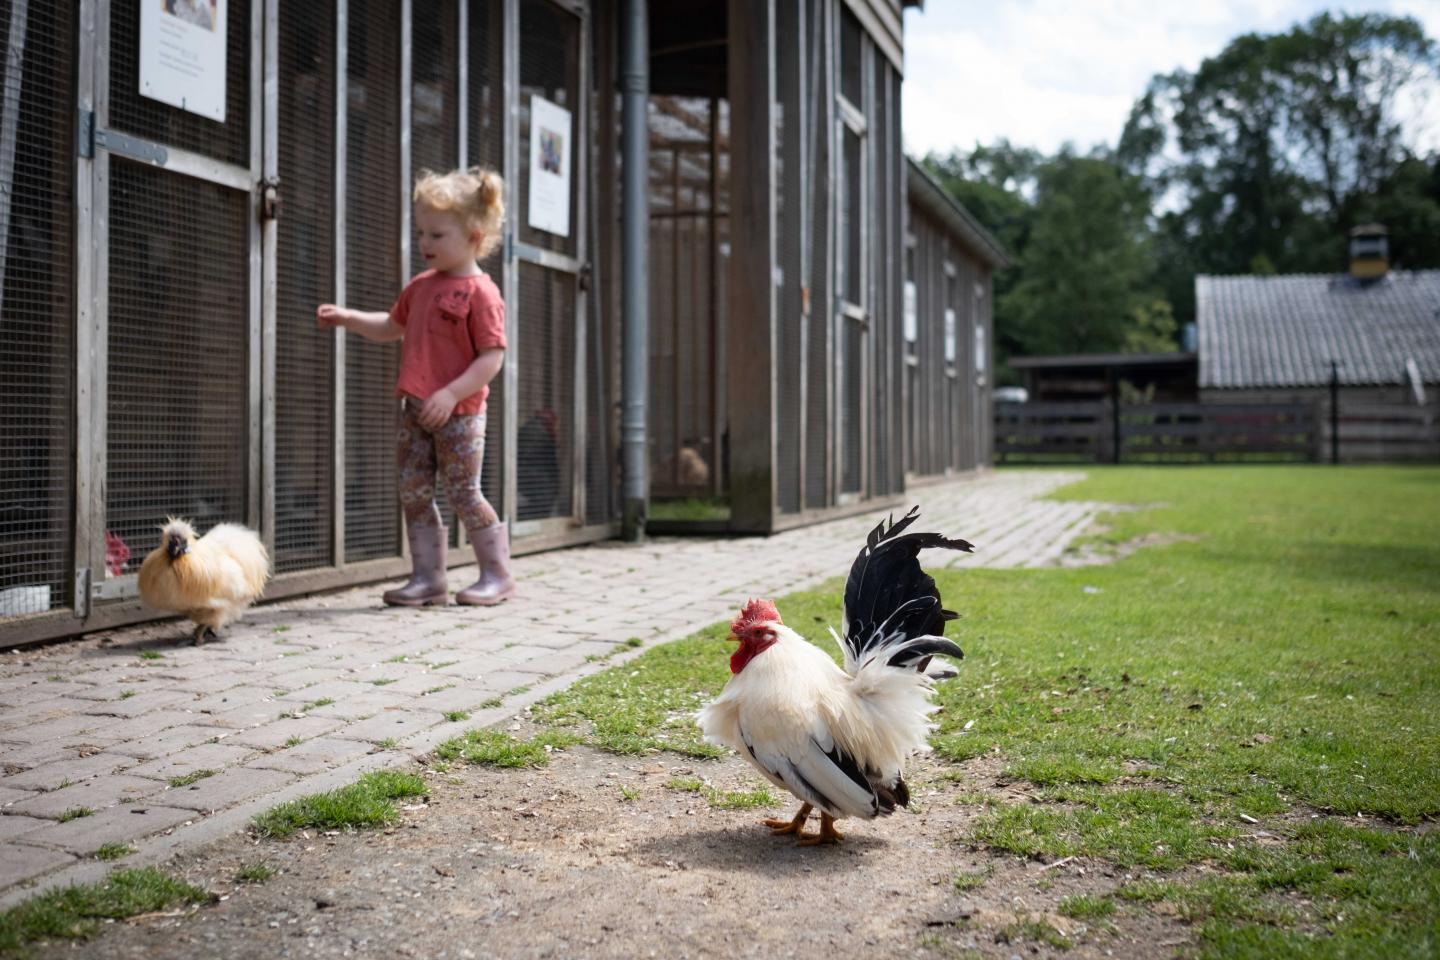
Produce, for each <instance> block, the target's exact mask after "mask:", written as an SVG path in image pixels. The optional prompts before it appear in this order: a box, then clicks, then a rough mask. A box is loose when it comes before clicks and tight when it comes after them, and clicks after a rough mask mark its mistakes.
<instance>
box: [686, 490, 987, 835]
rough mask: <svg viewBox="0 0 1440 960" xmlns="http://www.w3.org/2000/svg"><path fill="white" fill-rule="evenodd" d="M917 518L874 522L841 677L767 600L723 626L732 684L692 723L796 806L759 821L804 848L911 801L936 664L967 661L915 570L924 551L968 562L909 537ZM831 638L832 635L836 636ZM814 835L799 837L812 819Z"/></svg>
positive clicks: (937, 543)
mask: <svg viewBox="0 0 1440 960" xmlns="http://www.w3.org/2000/svg"><path fill="white" fill-rule="evenodd" d="M918 517H919V508H918V507H916V508H912V509H911V511H910V512H909V513H908V514H906V515H905V517H904V518H902V519H901V520H900V522H899V523H895V522H894V521H893V518H892V520H891V522H890V524H889V525H888V528H887V524H886V523H885V522H884V521H881V523H880V524H879V526H877V527H876V528H875V529H874V530H872V531H871V532H870V536H869V537H867V538H866V541H865V546H864V547H863V548H862V549H861V550H860V554H859V556H857V557H856V558H855V563H854V565H853V566H852V567H851V568H850V576H849V578H848V579H847V580H846V581H845V623H844V629H845V635H844V636H843V637H837V638H836V639H837V640H838V641H839V642H840V645H841V647H842V648H843V649H844V651H845V667H844V669H843V670H842V669H841V668H840V667H837V666H836V665H835V662H834V661H833V660H831V659H830V657H829V655H827V654H826V653H825V652H824V651H823V650H821V649H820V648H819V647H816V646H815V645H813V644H811V643H810V642H808V641H807V640H805V638H804V637H802V636H800V635H799V634H797V633H796V632H795V631H793V630H791V629H790V628H789V627H787V626H785V624H784V623H782V622H781V620H780V613H779V611H777V610H776V609H775V604H774V603H772V602H771V601H769V600H751V601H750V602H749V603H747V604H745V607H744V609H742V610H741V611H740V615H739V616H738V617H736V618H735V621H734V622H733V623H732V624H731V626H730V630H731V634H732V636H731V639H732V640H737V641H739V643H740V648H739V649H738V650H736V651H735V653H734V655H733V656H731V658H730V671H731V673H732V674H733V676H731V678H730V681H729V682H728V683H727V684H726V685H725V689H724V690H723V691H721V693H720V696H718V697H716V698H715V700H714V701H713V702H712V703H710V704H709V705H708V706H706V707H705V708H704V709H703V710H701V711H700V714H699V716H698V718H697V719H698V721H699V724H700V729H701V730H702V731H703V732H704V734H705V739H706V740H708V741H710V742H711V743H715V744H718V745H721V746H727V747H730V748H732V749H734V750H735V751H736V752H738V753H740V754H741V755H742V756H744V757H745V758H746V759H748V760H749V761H750V763H751V765H753V766H754V767H755V768H756V769H757V770H759V771H760V772H761V773H762V774H763V775H764V776H765V778H766V779H767V780H769V781H770V782H771V783H773V784H775V786H777V787H782V788H784V789H786V790H789V791H790V792H791V793H793V794H794V795H795V796H796V797H797V798H799V800H800V802H801V804H802V806H801V807H800V810H799V812H798V813H796V814H795V817H794V819H791V820H766V821H765V823H766V825H767V826H769V827H772V828H773V829H774V830H775V831H776V832H777V833H793V834H795V835H796V836H797V837H798V838H799V841H800V843H801V844H804V845H811V844H817V843H830V842H835V841H837V840H839V839H840V834H839V833H837V832H836V831H835V821H836V820H838V819H841V818H842V817H866V818H869V817H877V816H885V815H886V814H889V813H892V812H893V811H894V810H895V808H896V807H897V806H901V807H903V806H906V805H908V803H909V800H910V791H909V788H907V787H906V785H905V780H904V777H903V772H904V770H903V766H904V763H905V761H906V760H907V759H908V758H909V757H910V755H911V754H913V753H916V752H918V751H921V750H924V749H926V742H925V739H926V735H927V734H928V733H929V731H930V729H931V724H930V722H929V720H928V717H929V714H930V713H931V711H933V710H934V707H933V706H932V705H931V704H930V692H931V689H932V682H933V681H934V680H937V679H943V678H945V677H953V676H955V673H956V671H955V669H954V668H953V667H952V666H951V665H950V664H949V663H947V662H945V661H937V660H935V659H934V658H935V657H936V656H937V655H939V656H946V657H954V658H956V659H959V658H961V657H963V656H964V653H963V652H962V651H961V650H960V647H959V646H957V645H956V644H955V643H953V642H952V641H950V640H947V639H945V637H944V633H945V623H946V621H948V620H953V619H955V617H956V614H955V613H954V612H952V611H950V610H946V609H945V608H944V607H943V606H942V605H941V602H940V591H939V590H938V589H937V588H936V586H935V580H934V578H932V577H931V576H930V575H929V574H927V573H926V572H925V571H924V570H922V569H921V568H920V561H919V553H920V551H921V550H922V549H925V548H927V547H942V548H945V549H948V550H965V551H969V550H970V549H971V546H970V544H969V543H967V542H965V541H964V540H952V539H950V538H948V537H945V536H942V535H941V534H938V533H908V534H907V533H905V532H904V531H905V530H906V528H908V527H909V526H910V525H911V524H912V523H914V522H915V521H916V519H918ZM832 634H833V630H832ZM815 808H818V809H819V810H820V832H819V834H818V835H806V834H805V833H804V826H805V821H806V819H807V818H808V817H809V816H810V812H811V810H812V809H815Z"/></svg>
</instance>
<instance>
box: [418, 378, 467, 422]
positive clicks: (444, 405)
mask: <svg viewBox="0 0 1440 960" xmlns="http://www.w3.org/2000/svg"><path fill="white" fill-rule="evenodd" d="M459 402H460V398H459V397H457V396H455V394H453V393H451V392H450V388H449V387H441V388H440V389H439V390H436V391H435V392H434V393H432V394H430V399H429V400H426V401H425V405H424V406H423V407H421V408H420V412H419V413H418V414H416V417H415V418H416V419H417V420H419V421H420V426H422V427H424V428H425V429H426V430H438V429H440V428H441V427H443V426H445V421H447V420H449V419H450V414H451V413H453V412H454V410H455V404H457V403H459Z"/></svg>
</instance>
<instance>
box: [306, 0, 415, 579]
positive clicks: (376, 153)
mask: <svg viewBox="0 0 1440 960" xmlns="http://www.w3.org/2000/svg"><path fill="white" fill-rule="evenodd" d="M347 32H348V34H349V36H348V37H347V39H346V44H347V50H346V85H347V87H348V90H347V95H346V104H345V109H346V111H347V115H346V142H345V299H346V302H347V304H348V305H349V306H352V307H355V308H357V309H360V310H386V309H389V307H390V305H391V304H392V303H393V302H394V300H395V296H396V294H397V293H398V292H399V291H400V288H401V286H402V285H403V282H404V278H403V277H402V276H401V275H400V266H399V263H400V202H401V201H400V199H399V197H400V194H399V182H400V140H399V138H398V137H396V136H395V130H396V128H397V127H398V126H399V124H400V100H399V97H397V96H396V91H397V90H398V89H399V87H400V21H399V8H398V7H397V6H396V5H395V4H394V3H391V2H390V0H350V8H349V17H348V30H347ZM317 339H320V338H317ZM399 362H400V350H399V346H398V345H397V344H394V343H375V342H373V341H370V340H367V339H365V338H364V337H355V336H351V337H349V338H348V339H347V340H346V344H345V559H346V560H347V561H352V562H353V561H357V560H373V559H377V558H380V557H393V556H396V555H398V554H399V552H400V510H399V491H398V489H397V480H396V471H395V455H394V448H395V425H396V413H397V410H398V406H397V403H396V400H395V377H396V374H397V370H398V366H399Z"/></svg>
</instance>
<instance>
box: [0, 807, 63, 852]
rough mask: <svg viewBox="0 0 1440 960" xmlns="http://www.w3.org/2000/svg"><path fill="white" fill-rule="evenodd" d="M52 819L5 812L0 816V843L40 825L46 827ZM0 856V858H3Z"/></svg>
mask: <svg viewBox="0 0 1440 960" xmlns="http://www.w3.org/2000/svg"><path fill="white" fill-rule="evenodd" d="M54 822H55V821H53V820H43V819H41V818H40V817H25V816H21V815H20V814H18V813H15V814H12V813H10V812H8V811H7V812H6V813H5V815H4V816H0V843H8V842H9V841H11V840H14V839H15V838H17V837H23V836H24V835H25V834H27V833H32V832H34V831H35V830H39V829H40V828H41V827H48V826H49V825H50V824H52V823H54ZM3 859H4V858H3V857H0V860H3Z"/></svg>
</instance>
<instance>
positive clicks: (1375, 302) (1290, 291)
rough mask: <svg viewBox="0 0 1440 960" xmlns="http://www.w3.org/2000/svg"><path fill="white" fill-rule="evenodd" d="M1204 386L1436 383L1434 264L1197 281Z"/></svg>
mask: <svg viewBox="0 0 1440 960" xmlns="http://www.w3.org/2000/svg"><path fill="white" fill-rule="evenodd" d="M1195 307H1196V316H1197V320H1198V325H1199V334H1200V337H1199V340H1200V386H1201V387H1202V388H1206V387H1211V388H1222V389H1223V388H1260V387H1303V386H1317V385H1321V384H1327V383H1329V382H1330V361H1331V360H1338V361H1340V382H1341V383H1342V384H1347V385H1370V384H1392V383H1404V382H1406V375H1405V361H1406V360H1408V359H1413V360H1414V361H1415V364H1416V366H1418V367H1419V369H1420V379H1421V380H1422V381H1423V382H1425V383H1437V382H1440V270H1413V271H1407V270H1395V271H1391V272H1390V273H1389V274H1388V275H1386V276H1385V277H1384V278H1382V279H1381V280H1379V281H1377V282H1375V283H1373V284H1369V285H1366V284H1361V283H1359V282H1358V281H1355V280H1353V279H1351V278H1350V276H1349V275H1348V274H1342V273H1332V274H1292V275H1287V276H1278V277H1254V276H1239V277H1209V276H1204V275H1201V276H1197V277H1196V278H1195Z"/></svg>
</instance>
